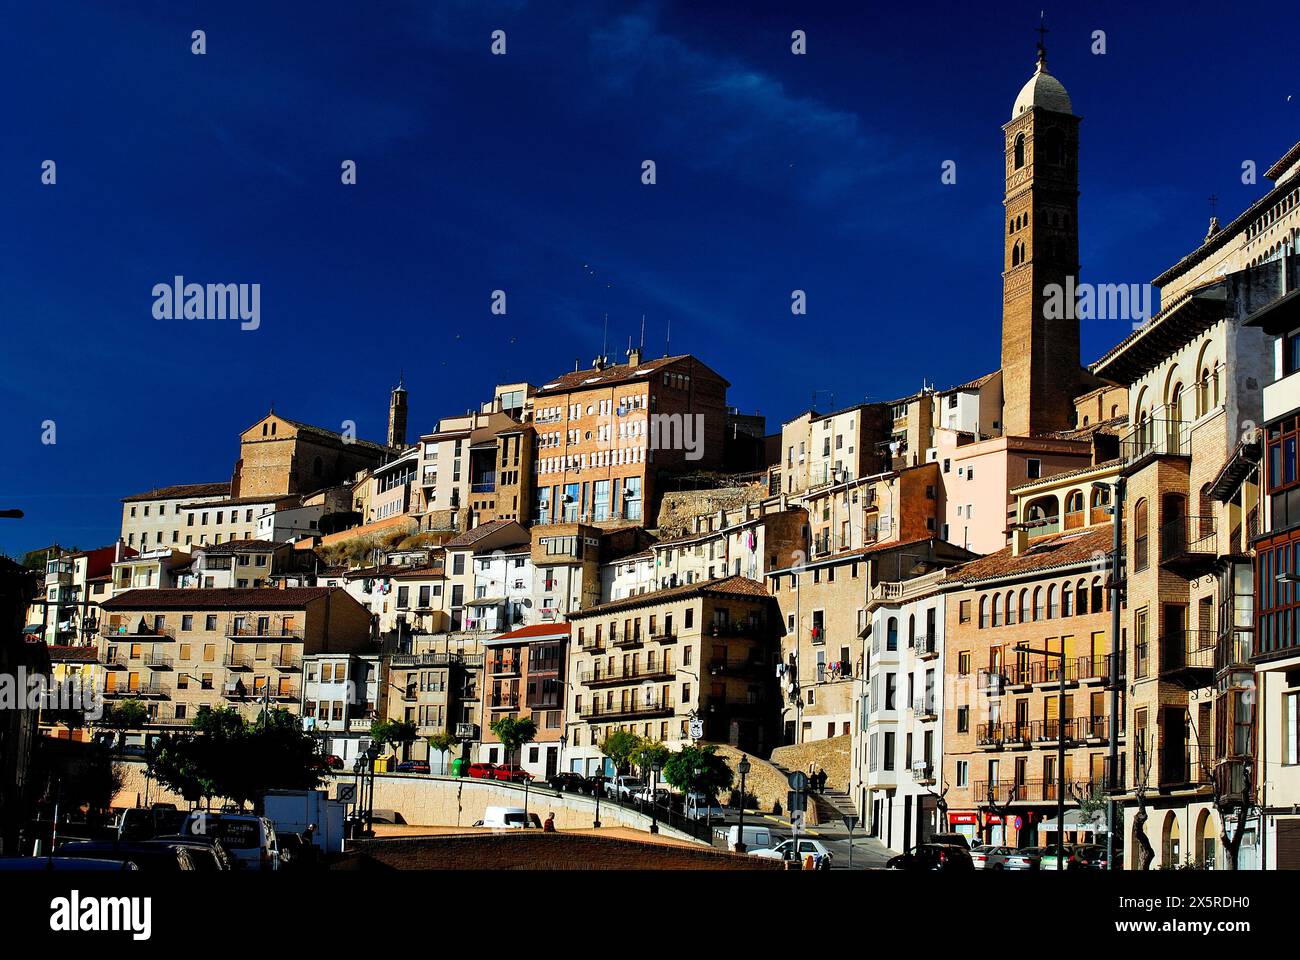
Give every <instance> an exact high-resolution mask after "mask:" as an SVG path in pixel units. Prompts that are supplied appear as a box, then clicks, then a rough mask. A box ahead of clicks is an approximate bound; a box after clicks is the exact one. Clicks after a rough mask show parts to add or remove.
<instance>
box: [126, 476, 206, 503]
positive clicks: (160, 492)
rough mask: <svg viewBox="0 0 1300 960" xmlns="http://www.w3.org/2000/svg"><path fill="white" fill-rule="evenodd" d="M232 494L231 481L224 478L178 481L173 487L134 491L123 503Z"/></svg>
mask: <svg viewBox="0 0 1300 960" xmlns="http://www.w3.org/2000/svg"><path fill="white" fill-rule="evenodd" d="M228 496H230V481H229V480H223V481H220V482H217V483H178V484H176V485H174V486H171V487H156V488H154V489H153V490H146V491H145V492H144V493H133V494H131V496H129V497H123V498H122V502H123V503H130V502H131V501H133V500H181V499H185V498H188V497H228Z"/></svg>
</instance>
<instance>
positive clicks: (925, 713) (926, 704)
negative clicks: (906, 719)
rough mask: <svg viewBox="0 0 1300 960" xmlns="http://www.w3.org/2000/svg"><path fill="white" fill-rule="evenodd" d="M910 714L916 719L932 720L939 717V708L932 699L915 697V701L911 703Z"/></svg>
mask: <svg viewBox="0 0 1300 960" xmlns="http://www.w3.org/2000/svg"><path fill="white" fill-rule="evenodd" d="M912 713H913V714H915V715H916V717H917V718H918V719H920V718H929V719H931V720H933V719H934V718H936V717H938V716H939V708H938V705H937V704H936V703H935V698H934V697H932V696H930V697H917V698H916V700H914V701H913V702H912Z"/></svg>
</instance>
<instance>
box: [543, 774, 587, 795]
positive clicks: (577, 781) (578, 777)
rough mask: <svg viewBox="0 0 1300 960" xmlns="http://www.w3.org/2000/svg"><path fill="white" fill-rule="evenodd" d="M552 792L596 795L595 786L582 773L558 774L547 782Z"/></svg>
mask: <svg viewBox="0 0 1300 960" xmlns="http://www.w3.org/2000/svg"><path fill="white" fill-rule="evenodd" d="M546 782H547V784H548V785H549V786H550V788H551V789H552V790H558V791H559V792H560V793H594V792H595V789H596V787H595V785H594V784H593V783H592V782H591V781H590V780H589V779H587V778H586V777H584V776H583V775H582V774H580V773H571V772H570V773H556V774H553V775H552V776H551V778H550V779H549V780H547V781H546Z"/></svg>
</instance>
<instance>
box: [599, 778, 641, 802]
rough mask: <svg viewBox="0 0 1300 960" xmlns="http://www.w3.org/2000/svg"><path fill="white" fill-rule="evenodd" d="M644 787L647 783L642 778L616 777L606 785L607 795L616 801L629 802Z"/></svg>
mask: <svg viewBox="0 0 1300 960" xmlns="http://www.w3.org/2000/svg"><path fill="white" fill-rule="evenodd" d="M644 786H645V781H644V780H642V779H641V778H640V777H626V776H624V777H615V778H614V779H613V780H611V781H609V782H608V783H606V784H605V795H606V796H610V797H613V798H614V799H615V800H628V799H630V798H631V796H632V794H634V793H636V792H637V791H638V790H640V789H642V788H643V787H644Z"/></svg>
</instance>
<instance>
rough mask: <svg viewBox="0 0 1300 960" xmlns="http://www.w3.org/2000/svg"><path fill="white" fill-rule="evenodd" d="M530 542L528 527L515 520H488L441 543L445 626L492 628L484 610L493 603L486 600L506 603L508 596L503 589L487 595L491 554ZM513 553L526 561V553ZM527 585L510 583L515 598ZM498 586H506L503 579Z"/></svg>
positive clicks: (477, 630)
mask: <svg viewBox="0 0 1300 960" xmlns="http://www.w3.org/2000/svg"><path fill="white" fill-rule="evenodd" d="M530 543H531V537H530V536H529V534H528V531H527V530H525V529H524V528H523V527H522V526H520V525H519V523H518V522H516V521H514V520H489V521H488V522H487V523H483V524H480V525H479V526H476V527H471V528H470V529H468V530H466V531H465V532H464V533H462V534H459V535H458V536H455V537H453V538H452V539H450V540H448V541H447V542H446V543H445V544H443V550H444V551H445V556H446V560H445V566H444V568H443V570H444V573H445V574H446V577H447V581H446V585H445V589H446V591H447V596H446V597H445V601H446V610H447V614H448V618H449V623H448V629H449V630H450V631H451V632H452V633H457V632H459V631H462V630H464V631H469V632H474V633H483V632H485V631H488V630H491V629H493V628H492V627H489V626H488V617H487V615H486V613H485V612H483V611H486V610H487V608H489V607H491V606H493V605H494V604H493V603H487V602H485V601H489V600H490V601H494V603H495V604H496V605H498V606H499V605H500V604H503V603H507V602H508V599H509V598H508V597H506V596H505V595H504V593H503V594H502V596H499V597H488V596H487V594H486V589H487V586H488V583H489V581H490V574H491V572H492V569H493V567H492V566H491V563H490V561H491V557H492V554H493V553H494V552H495V551H498V550H500V551H504V550H508V549H512V548H519V547H526V546H528V545H529V544H530ZM516 556H521V557H522V559H524V561H525V563H527V554H526V553H524V554H517V555H516ZM480 570H482V571H483V573H484V578H485V579H484V581H483V582H482V583H478V582H476V579H475V578H476V577H477V576H478V574H479V571H480ZM498 572H500V571H498ZM521 579H522V578H521ZM512 583H513V581H512ZM480 586H481V587H483V588H484V595H483V596H482V597H480V596H478V595H477V594H478V587H480ZM529 586H530V585H529V584H525V586H524V587H519V588H513V587H512V589H513V590H514V591H515V598H516V600H517V601H518V600H520V599H522V596H523V594H522V591H523V590H525V589H527V588H528V587H529ZM501 589H502V590H503V591H504V590H505V586H504V583H502V584H501ZM492 622H494V623H495V622H496V621H495V620H493V621H492Z"/></svg>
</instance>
